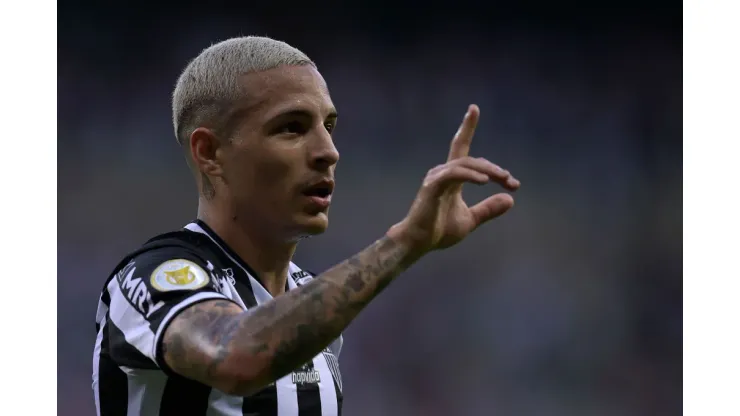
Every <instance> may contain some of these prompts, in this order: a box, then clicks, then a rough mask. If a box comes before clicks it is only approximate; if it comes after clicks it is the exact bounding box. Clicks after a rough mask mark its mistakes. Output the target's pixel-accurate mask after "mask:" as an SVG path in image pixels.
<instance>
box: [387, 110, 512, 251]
mask: <svg viewBox="0 0 740 416" xmlns="http://www.w3.org/2000/svg"><path fill="white" fill-rule="evenodd" d="M479 118H480V110H479V109H478V106H476V105H471V106H470V107H468V111H467V112H466V113H465V118H463V121H462V123H461V124H460V128H459V129H458V131H457V133H456V134H455V137H454V138H453V139H452V143H451V145H450V153H449V156H448V157H447V162H446V163H444V164H442V165H439V166H436V167H434V168H432V169H431V170H430V171H429V172H428V173H427V175H426V177H425V178H424V182H423V184H422V186H421V189H420V190H419V193H418V194H417V196H416V199H415V200H414V203H413V204H412V205H411V209H410V210H409V213H408V215H407V216H406V218H405V219H404V220H403V221H401V222H400V223H398V224H396V225H395V226H393V227H392V228H391V230H390V231H389V232H388V235H389V236H390V237H392V238H398V239H402V240H404V241H406V242H409V243H411V244H413V247H414V249H415V250H418V251H420V252H428V251H431V250H437V249H444V248H447V247H450V246H452V245H454V244H457V243H458V242H460V241H461V240H463V239H464V238H465V237H466V236H467V235H468V234H470V233H471V232H472V231H473V230H475V229H476V228H478V227H480V226H481V225H482V224H484V223H485V222H487V221H490V220H492V219H494V218H496V217H498V216H500V215H502V214H504V213H506V212H507V211H508V210H509V209H511V207H513V206H514V199H513V198H512V197H511V195H509V194H507V193H498V194H494V195H492V196H490V197H488V198H486V199H485V200H483V201H481V202H479V203H477V204H475V205H473V206H470V207H469V206H468V205H467V204H466V203H465V201H464V200H463V197H462V187H463V184H465V183H466V182H472V183H475V184H479V185H483V184H486V183H489V182H496V183H498V184H500V185H501V186H503V187H504V188H505V189H507V190H509V191H516V190H517V189H519V185H520V184H519V181H518V180H517V179H515V178H514V177H513V176H511V174H510V173H509V171H507V170H505V169H502V168H501V167H499V166H497V165H495V164H493V163H491V162H489V161H488V160H486V159H484V158H473V157H470V156H469V155H468V154H469V153H470V145H471V143H472V141H473V136H474V134H475V128H476V126H477V125H478V119H479Z"/></svg>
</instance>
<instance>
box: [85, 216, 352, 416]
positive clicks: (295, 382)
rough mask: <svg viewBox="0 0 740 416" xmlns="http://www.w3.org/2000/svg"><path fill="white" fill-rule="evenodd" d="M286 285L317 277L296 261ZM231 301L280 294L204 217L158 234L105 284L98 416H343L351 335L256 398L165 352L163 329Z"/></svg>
mask: <svg viewBox="0 0 740 416" xmlns="http://www.w3.org/2000/svg"><path fill="white" fill-rule="evenodd" d="M289 274H290V276H288V284H287V287H286V289H287V290H292V289H295V288H297V287H298V286H300V285H302V284H304V283H306V282H307V281H309V280H310V279H312V278H313V275H312V274H311V273H309V272H307V271H304V270H302V269H300V268H299V267H298V266H296V265H295V264H293V263H291V264H290V271H289ZM209 299H227V300H230V301H232V302H235V303H236V304H238V305H239V306H241V307H242V308H244V309H249V308H254V307H256V306H258V305H260V304H262V303H264V302H267V301H269V300H270V299H272V296H271V295H270V294H269V292H267V290H265V289H264V287H263V286H262V285H261V284H260V283H259V280H257V276H256V275H255V273H254V272H253V271H252V270H251V269H250V267H249V266H248V265H247V264H245V263H244V262H243V261H242V260H241V259H240V258H239V257H238V256H237V255H236V254H235V253H233V252H232V251H231V249H230V248H229V247H228V246H227V245H226V244H225V243H224V242H223V241H222V240H221V239H220V238H219V237H218V235H216V234H215V233H214V232H213V230H211V229H210V228H209V227H208V226H207V225H206V224H205V223H203V222H200V221H196V222H193V223H190V224H188V225H187V226H186V227H185V228H184V229H183V230H180V231H176V232H172V233H167V234H163V235H160V236H157V237H155V238H153V239H151V240H149V241H148V242H147V243H146V244H144V245H143V246H142V247H141V248H140V249H139V250H137V251H135V252H134V253H132V254H130V255H128V256H126V257H125V258H124V259H123V260H122V261H121V262H120V263H119V264H118V266H117V267H116V268H115V269H114V271H113V273H112V275H111V276H110V277H109V278H108V280H107V282H106V284H105V287H104V288H103V291H102V294H101V296H100V301H99V303H98V310H97V316H96V319H95V321H96V331H97V339H96V341H95V349H94V353H93V391H94V394H95V406H96V408H97V414H98V415H99V416H112V415H115V416H117V415H121V416H155V415H156V416H170V415H173V416H174V415H176V416H185V415H187V416H201V415H203V416H243V415H252V416H257V415H259V416H268V415H274V416H308V415H312V416H338V415H340V414H341V409H342V378H341V375H340V372H339V365H338V362H337V357H338V356H339V352H340V350H341V348H342V338H341V337H340V338H339V339H337V340H335V341H334V342H333V343H332V344H331V345H330V346H329V347H328V348H326V349H325V350H324V351H323V352H322V353H321V354H319V355H317V356H316V357H314V358H313V360H311V361H310V362H308V363H306V364H305V365H303V366H302V367H300V368H297V369H295V370H294V371H293V372H292V373H291V374H288V375H287V376H285V377H283V378H281V379H279V380H277V381H276V382H275V383H273V384H271V385H270V386H268V387H266V388H265V389H263V390H262V391H260V392H258V393H256V394H254V395H252V396H250V397H237V396H230V395H228V394H226V393H224V392H221V391H219V390H218V389H215V388H211V387H209V386H207V385H204V384H202V383H198V382H195V381H193V380H190V379H187V378H184V377H181V376H179V375H177V374H175V373H174V372H173V371H172V370H170V369H168V367H167V365H166V364H165V362H164V360H163V358H162V345H161V341H162V334H163V333H164V330H165V328H167V325H168V324H169V323H170V322H172V319H173V318H174V317H175V316H176V315H177V314H178V313H179V312H182V311H183V310H184V309H185V308H187V307H188V306H191V305H193V304H195V303H198V302H202V301H205V300H209Z"/></svg>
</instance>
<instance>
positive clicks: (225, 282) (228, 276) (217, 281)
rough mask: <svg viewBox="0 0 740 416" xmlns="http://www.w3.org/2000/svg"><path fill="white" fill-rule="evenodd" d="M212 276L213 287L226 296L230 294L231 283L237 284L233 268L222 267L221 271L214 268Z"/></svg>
mask: <svg viewBox="0 0 740 416" xmlns="http://www.w3.org/2000/svg"><path fill="white" fill-rule="evenodd" d="M211 277H212V278H213V279H212V280H213V288H214V289H216V290H217V291H219V292H221V293H222V294H224V295H226V296H229V294H230V293H231V289H230V288H229V285H231V286H234V285H236V279H235V278H234V270H233V269H231V268H228V269H221V273H219V272H217V271H216V270H215V269H212V271H211Z"/></svg>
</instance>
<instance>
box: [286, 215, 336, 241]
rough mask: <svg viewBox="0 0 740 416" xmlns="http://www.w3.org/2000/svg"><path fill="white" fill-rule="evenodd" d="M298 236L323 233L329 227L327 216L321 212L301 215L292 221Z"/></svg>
mask: <svg viewBox="0 0 740 416" xmlns="http://www.w3.org/2000/svg"><path fill="white" fill-rule="evenodd" d="M294 227H295V230H296V234H298V235H297V237H298V238H304V237H311V236H314V235H319V234H323V233H324V232H326V230H327V228H329V217H328V216H327V215H326V213H324V212H321V213H318V214H315V215H302V216H301V218H297V219H296V222H295V223H294Z"/></svg>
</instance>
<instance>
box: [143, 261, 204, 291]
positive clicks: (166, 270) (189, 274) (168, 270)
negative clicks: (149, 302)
mask: <svg viewBox="0 0 740 416" xmlns="http://www.w3.org/2000/svg"><path fill="white" fill-rule="evenodd" d="M150 281H151V284H152V287H154V288H155V289H157V290H159V291H160V292H169V291H172V290H195V289H200V288H202V287H204V286H205V285H207V284H208V283H209V282H210V281H211V279H210V278H209V277H208V273H206V271H205V270H203V269H202V268H201V267H200V266H198V265H197V264H195V263H193V262H192V261H190V260H185V259H175V260H168V261H166V262H164V263H162V264H160V265H159V266H158V267H157V268H156V269H154V272H152V276H151V278H150Z"/></svg>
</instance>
